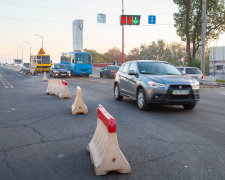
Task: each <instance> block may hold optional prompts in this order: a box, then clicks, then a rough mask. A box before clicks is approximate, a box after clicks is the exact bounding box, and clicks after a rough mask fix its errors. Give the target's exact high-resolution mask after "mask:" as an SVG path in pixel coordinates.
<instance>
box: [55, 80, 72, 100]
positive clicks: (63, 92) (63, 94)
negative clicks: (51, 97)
mask: <svg viewBox="0 0 225 180" xmlns="http://www.w3.org/2000/svg"><path fill="white" fill-rule="evenodd" d="M58 96H59V97H60V98H62V99H71V98H72V96H71V94H70V91H69V88H68V83H67V81H65V80H63V81H61V85H60V91H59V93H58Z"/></svg>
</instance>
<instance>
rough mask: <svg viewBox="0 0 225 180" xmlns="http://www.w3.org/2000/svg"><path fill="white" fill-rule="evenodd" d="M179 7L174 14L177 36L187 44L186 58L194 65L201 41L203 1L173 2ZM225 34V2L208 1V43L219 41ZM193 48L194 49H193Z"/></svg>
mask: <svg viewBox="0 0 225 180" xmlns="http://www.w3.org/2000/svg"><path fill="white" fill-rule="evenodd" d="M173 2H174V3H175V4H177V5H178V12H177V13H174V20H175V25H174V26H175V27H176V29H177V34H178V35H179V36H180V37H181V40H182V41H185V42H186V56H187V57H192V58H188V60H189V61H190V62H189V63H192V62H191V61H192V59H195V56H196V52H197V50H198V48H199V42H200V41H201V22H202V0H173ZM224 32H225V8H224V0H207V4H206V43H207V42H209V41H211V40H215V39H218V38H219V36H220V34H222V33H224ZM191 48H192V49H191Z"/></svg>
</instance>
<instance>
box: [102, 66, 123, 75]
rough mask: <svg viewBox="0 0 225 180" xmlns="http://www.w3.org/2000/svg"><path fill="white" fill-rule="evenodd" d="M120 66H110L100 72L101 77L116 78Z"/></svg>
mask: <svg viewBox="0 0 225 180" xmlns="http://www.w3.org/2000/svg"><path fill="white" fill-rule="evenodd" d="M119 69H120V66H116V65H108V66H106V67H104V68H103V69H102V70H101V71H100V77H108V78H114V77H115V75H116V73H117V71H118V70H119Z"/></svg>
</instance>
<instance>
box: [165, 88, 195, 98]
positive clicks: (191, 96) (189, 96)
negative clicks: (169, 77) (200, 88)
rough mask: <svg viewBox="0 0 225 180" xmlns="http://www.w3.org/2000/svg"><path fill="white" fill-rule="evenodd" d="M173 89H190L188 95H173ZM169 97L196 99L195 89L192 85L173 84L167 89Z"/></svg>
mask: <svg viewBox="0 0 225 180" xmlns="http://www.w3.org/2000/svg"><path fill="white" fill-rule="evenodd" d="M172 90H189V92H190V94H188V95H173V94H172ZM167 98H169V99H194V94H193V90H192V88H191V86H190V85H171V86H170V87H169V89H168V91H167Z"/></svg>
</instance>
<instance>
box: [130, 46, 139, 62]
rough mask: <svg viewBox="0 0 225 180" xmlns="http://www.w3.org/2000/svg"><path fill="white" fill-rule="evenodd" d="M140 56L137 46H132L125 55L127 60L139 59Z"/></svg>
mask: <svg viewBox="0 0 225 180" xmlns="http://www.w3.org/2000/svg"><path fill="white" fill-rule="evenodd" d="M141 59H142V58H141V56H140V50H139V48H134V49H132V50H131V51H130V52H129V53H128V55H127V60H128V61H132V60H141Z"/></svg>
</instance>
